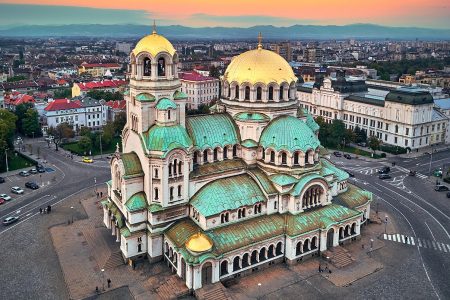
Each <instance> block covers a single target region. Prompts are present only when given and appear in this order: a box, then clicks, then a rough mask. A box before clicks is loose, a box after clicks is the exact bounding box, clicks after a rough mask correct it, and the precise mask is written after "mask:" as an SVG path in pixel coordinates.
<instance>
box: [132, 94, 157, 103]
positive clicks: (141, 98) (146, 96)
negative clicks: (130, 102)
mask: <svg viewBox="0 0 450 300" xmlns="http://www.w3.org/2000/svg"><path fill="white" fill-rule="evenodd" d="M135 99H136V100H137V101H140V102H154V101H155V100H156V97H155V96H154V95H152V94H148V93H140V94H139V95H137V96H136V97H135Z"/></svg>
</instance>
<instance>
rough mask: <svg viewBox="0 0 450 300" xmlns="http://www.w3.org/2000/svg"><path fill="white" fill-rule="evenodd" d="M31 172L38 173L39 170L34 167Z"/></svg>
mask: <svg viewBox="0 0 450 300" xmlns="http://www.w3.org/2000/svg"><path fill="white" fill-rule="evenodd" d="M30 173H31V174H37V173H38V171H37V170H36V169H34V168H33V169H31V170H30Z"/></svg>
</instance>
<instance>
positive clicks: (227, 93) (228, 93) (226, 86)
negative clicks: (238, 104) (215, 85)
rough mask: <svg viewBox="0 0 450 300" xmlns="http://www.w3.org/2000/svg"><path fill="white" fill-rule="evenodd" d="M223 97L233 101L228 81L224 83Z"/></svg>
mask: <svg viewBox="0 0 450 300" xmlns="http://www.w3.org/2000/svg"><path fill="white" fill-rule="evenodd" d="M222 87H223V88H222V97H225V98H228V99H231V86H230V83H229V82H228V81H227V80H223V81H222Z"/></svg>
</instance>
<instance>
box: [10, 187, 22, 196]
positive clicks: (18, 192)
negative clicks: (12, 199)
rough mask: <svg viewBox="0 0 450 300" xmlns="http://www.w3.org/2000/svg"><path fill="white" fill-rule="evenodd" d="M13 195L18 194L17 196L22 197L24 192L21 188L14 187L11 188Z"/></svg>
mask: <svg viewBox="0 0 450 300" xmlns="http://www.w3.org/2000/svg"><path fill="white" fill-rule="evenodd" d="M11 193H14V194H17V195H21V194H23V190H22V189H21V188H20V187H18V186H13V187H12V188H11Z"/></svg>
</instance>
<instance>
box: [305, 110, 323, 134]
mask: <svg viewBox="0 0 450 300" xmlns="http://www.w3.org/2000/svg"><path fill="white" fill-rule="evenodd" d="M303 113H304V115H305V116H306V125H308V127H309V128H311V130H312V131H313V132H316V131H317V130H319V129H320V126H319V124H317V123H316V121H315V120H314V118H313V117H312V116H311V114H310V113H309V112H308V111H307V110H306V109H303Z"/></svg>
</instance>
